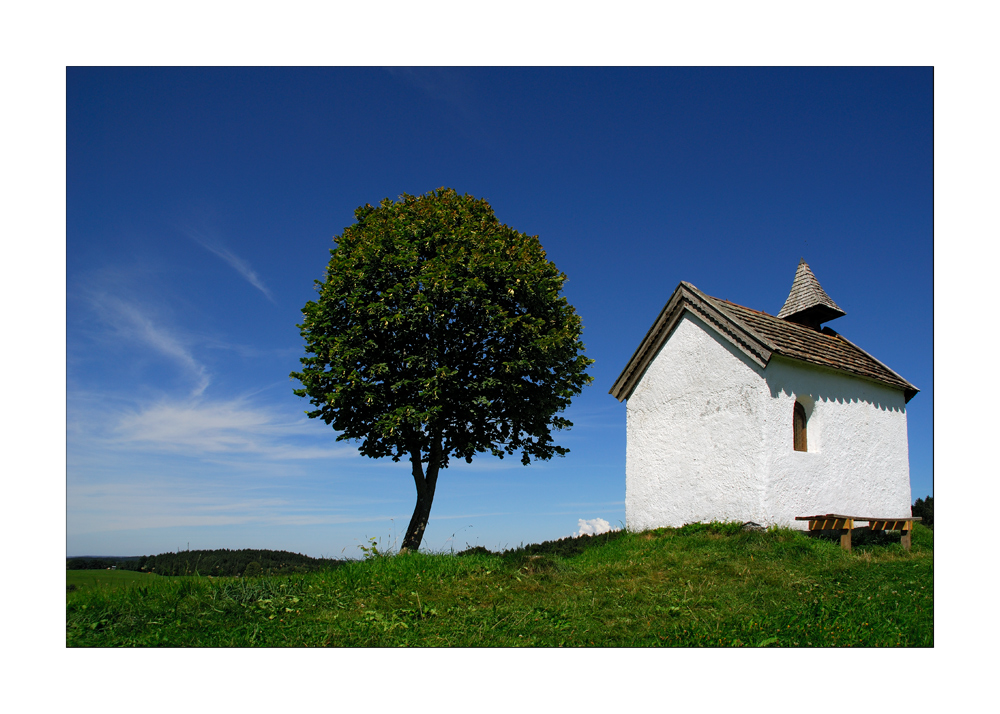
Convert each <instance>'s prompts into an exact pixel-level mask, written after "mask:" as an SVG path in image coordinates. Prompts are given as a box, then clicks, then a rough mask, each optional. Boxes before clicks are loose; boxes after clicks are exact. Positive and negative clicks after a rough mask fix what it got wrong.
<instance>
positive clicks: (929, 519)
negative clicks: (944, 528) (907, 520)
mask: <svg viewBox="0 0 1000 714" xmlns="http://www.w3.org/2000/svg"><path fill="white" fill-rule="evenodd" d="M910 511H911V514H910V515H912V516H916V517H918V518H922V519H923V520H922V521H921V524H922V525H925V526H927V527H928V528H933V527H934V496H928V497H927V498H918V499H917V500H916V502H915V503H914V504H913V506H912V507H911V508H910Z"/></svg>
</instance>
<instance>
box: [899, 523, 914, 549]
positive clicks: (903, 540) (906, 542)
mask: <svg viewBox="0 0 1000 714" xmlns="http://www.w3.org/2000/svg"><path fill="white" fill-rule="evenodd" d="M901 532H902V534H903V535H902V536H901V537H900V539H899V542H900V544H901V545H902V546H903V548H904V549H905V550H909V549H910V536H911V535H912V534H913V529H912V528H911V529H910V530H908V531H901Z"/></svg>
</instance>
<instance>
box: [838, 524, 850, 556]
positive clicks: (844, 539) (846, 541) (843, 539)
mask: <svg viewBox="0 0 1000 714" xmlns="http://www.w3.org/2000/svg"><path fill="white" fill-rule="evenodd" d="M840 547H841V548H843V549H844V550H846V551H847V552H848V553H850V552H851V529H850V528H844V529H842V530H841V531H840Z"/></svg>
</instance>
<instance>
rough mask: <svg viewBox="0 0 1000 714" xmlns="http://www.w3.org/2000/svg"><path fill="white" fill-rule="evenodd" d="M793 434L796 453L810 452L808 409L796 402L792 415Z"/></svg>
mask: <svg viewBox="0 0 1000 714" xmlns="http://www.w3.org/2000/svg"><path fill="white" fill-rule="evenodd" d="M792 434H793V442H794V445H795V450H796V451H808V450H809V449H807V448H806V409H805V407H803V406H802V405H801V404H799V403H798V402H795V410H794V411H793V413H792Z"/></svg>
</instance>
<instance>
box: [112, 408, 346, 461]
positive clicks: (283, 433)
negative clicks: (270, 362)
mask: <svg viewBox="0 0 1000 714" xmlns="http://www.w3.org/2000/svg"><path fill="white" fill-rule="evenodd" d="M304 427H305V422H304V420H302V419H297V420H289V419H287V418H285V417H284V416H283V415H282V414H280V413H278V412H276V411H273V410H268V409H265V408H261V407H255V406H252V405H250V404H247V403H246V402H245V401H244V400H242V399H233V400H229V401H205V400H201V399H188V400H178V401H171V400H163V401H160V402H158V403H156V404H153V405H152V406H148V407H145V408H143V409H140V410H138V411H132V412H128V413H126V414H123V415H120V416H119V417H118V420H117V423H116V424H115V426H114V428H113V434H114V437H113V439H112V441H114V442H115V443H117V444H118V445H136V446H141V447H144V448H153V449H154V450H160V451H167V452H183V453H185V454H187V455H208V454H246V455H253V456H254V457H255V458H261V457H263V458H267V459H279V460H287V459H296V460H301V459H328V458H336V457H342V456H349V455H353V454H356V453H357V449H356V448H352V447H334V448H324V447H315V446H309V447H305V446H298V445H296V444H293V443H290V442H289V441H288V440H289V439H292V438H295V437H299V436H302V434H303V430H304Z"/></svg>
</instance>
